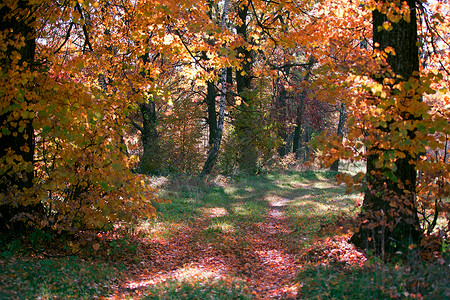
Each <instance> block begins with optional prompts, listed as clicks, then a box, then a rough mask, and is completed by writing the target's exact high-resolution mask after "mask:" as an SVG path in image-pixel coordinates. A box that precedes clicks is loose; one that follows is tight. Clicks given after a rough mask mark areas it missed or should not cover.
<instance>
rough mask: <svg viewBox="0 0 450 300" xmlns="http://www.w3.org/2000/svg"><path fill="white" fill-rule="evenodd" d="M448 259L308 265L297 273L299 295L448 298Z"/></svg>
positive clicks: (317, 296)
mask: <svg viewBox="0 0 450 300" xmlns="http://www.w3.org/2000/svg"><path fill="white" fill-rule="evenodd" d="M449 263H450V261H448V260H447V262H445V263H419V262H412V263H411V264H407V265H403V266H399V265H381V264H373V265H372V266H369V267H365V268H359V269H345V268H342V267H333V266H330V265H329V266H322V265H319V266H310V267H307V268H306V269H305V270H304V271H302V272H301V273H300V274H299V276H298V281H299V283H300V285H301V286H302V287H301V288H300V289H299V296H300V297H301V298H303V299H362V298H364V299H391V298H392V299H398V298H400V299H449V297H450V279H449V277H448V274H449V271H450V270H449V267H448V266H449Z"/></svg>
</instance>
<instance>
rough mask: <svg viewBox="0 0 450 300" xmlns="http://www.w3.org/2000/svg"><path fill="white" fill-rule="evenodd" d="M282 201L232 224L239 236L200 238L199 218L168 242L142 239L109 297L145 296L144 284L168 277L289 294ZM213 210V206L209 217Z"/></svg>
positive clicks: (292, 292)
mask: <svg viewBox="0 0 450 300" xmlns="http://www.w3.org/2000/svg"><path fill="white" fill-rule="evenodd" d="M288 201H289V200H287V199H279V200H277V201H275V202H271V203H270V208H269V210H268V213H267V214H266V216H265V219H264V220H263V221H260V222H255V223H247V222H246V223H245V224H236V226H239V227H241V228H240V230H243V231H245V232H246V235H245V236H239V235H235V234H233V232H230V233H228V234H226V235H225V236H224V237H223V239H222V240H221V241H217V240H214V241H213V242H206V241H204V240H202V239H201V238H200V237H202V236H203V232H204V231H205V230H207V228H208V224H209V222H208V220H206V219H204V220H200V221H199V222H197V224H196V225H195V226H192V227H182V228H179V231H178V233H177V234H176V235H175V236H173V237H172V238H171V239H169V240H168V241H163V240H158V239H154V240H144V241H143V243H142V246H141V247H142V248H141V249H140V252H141V253H140V257H141V262H140V264H139V265H135V266H133V267H131V268H130V270H129V278H128V280H127V281H125V282H123V283H122V284H121V285H120V286H119V287H118V289H117V291H116V294H115V295H114V296H113V297H111V298H110V299H123V298H126V297H137V298H139V295H140V294H141V292H145V294H146V295H148V289H149V287H151V286H157V285H160V286H164V285H165V284H167V283H168V282H171V281H174V280H175V281H184V280H198V281H208V280H223V281H225V282H234V281H236V280H238V281H240V282H243V283H244V285H245V290H246V291H248V292H249V293H250V294H252V295H253V296H254V297H255V298H257V299H295V297H296V293H297V287H296V285H295V282H294V279H295V276H296V274H297V271H298V270H299V269H300V268H301V265H300V263H299V259H298V255H297V254H296V253H294V252H293V251H292V249H291V250H290V249H289V247H286V243H285V242H284V240H285V238H286V237H287V236H288V235H289V234H291V233H292V230H291V229H290V228H289V224H288V218H287V217H286V216H285V204H286V203H287V202H288ZM218 215H220V211H213V213H212V214H211V215H210V217H214V216H218ZM213 238H214V237H213ZM155 296H156V295H155Z"/></svg>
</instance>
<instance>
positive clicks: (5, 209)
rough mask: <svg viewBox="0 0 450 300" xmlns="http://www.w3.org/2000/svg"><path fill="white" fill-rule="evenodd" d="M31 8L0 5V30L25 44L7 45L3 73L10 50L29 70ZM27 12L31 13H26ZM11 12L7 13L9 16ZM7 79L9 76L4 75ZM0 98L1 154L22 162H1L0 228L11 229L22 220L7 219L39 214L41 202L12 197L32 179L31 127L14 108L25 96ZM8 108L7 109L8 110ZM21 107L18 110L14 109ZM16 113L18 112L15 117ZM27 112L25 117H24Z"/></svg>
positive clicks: (32, 45) (32, 48) (32, 42)
mask: <svg viewBox="0 0 450 300" xmlns="http://www.w3.org/2000/svg"><path fill="white" fill-rule="evenodd" d="M32 11H33V8H32V7H31V6H30V5H28V2H26V1H19V2H18V3H17V7H16V8H15V10H14V12H12V10H11V8H9V7H8V6H7V5H4V6H3V7H2V8H0V32H5V31H6V32H8V33H7V36H6V37H4V38H5V39H6V40H7V39H11V40H15V39H16V37H14V35H20V36H23V37H25V45H24V46H22V47H21V48H20V49H17V48H14V47H13V46H8V47H7V50H6V53H3V55H4V57H3V58H2V59H1V60H0V67H1V69H2V71H3V74H7V73H8V71H9V70H11V68H12V67H15V66H13V65H12V64H13V62H12V61H11V59H10V57H11V56H12V52H13V51H17V52H18V53H19V54H20V56H21V59H20V60H19V65H22V64H23V63H26V64H27V66H26V67H22V68H23V72H25V71H27V70H30V71H31V70H32V68H33V66H34V56H35V49H36V42H35V36H34V29H33V27H32V26H31V25H30V24H31V22H32V21H33V18H31V17H30V15H32ZM28 13H30V15H28ZM8 15H10V16H8ZM6 80H8V78H6ZM18 88H20V89H23V90H30V89H31V88H32V83H31V82H28V83H27V84H25V85H23V86H21V87H20V86H19V87H18ZM0 101H1V103H2V105H1V106H2V107H4V108H7V109H5V110H3V113H1V114H0V126H1V131H0V132H1V136H0V157H1V158H2V159H5V158H6V157H7V156H11V155H13V154H16V155H19V156H20V157H21V159H22V162H18V161H17V160H15V162H13V163H12V164H8V163H7V162H5V161H3V162H2V164H4V165H2V175H1V178H0V231H4V230H7V228H8V227H10V228H11V229H12V231H20V230H22V229H23V228H24V223H22V222H17V223H15V224H14V223H10V219H11V218H12V217H14V216H16V215H19V214H23V213H42V211H43V207H42V205H41V204H31V205H27V206H24V205H23V204H22V203H20V201H19V203H17V201H16V199H14V198H15V195H14V194H16V193H21V192H22V191H23V190H24V189H26V188H31V187H32V186H33V179H34V161H33V155H34V148H35V142H34V129H33V116H34V114H33V113H32V112H29V113H27V114H22V110H21V108H14V106H19V107H20V105H21V104H22V103H23V102H29V101H30V99H27V98H26V96H25V95H21V96H19V95H17V96H16V97H15V98H10V97H8V96H7V95H1V96H0ZM8 109H10V110H8ZM16 110H20V111H18V112H17V111H16ZM15 113H16V114H17V115H18V117H17V116H15ZM26 115H28V116H26ZM13 164H17V166H18V168H14V167H13Z"/></svg>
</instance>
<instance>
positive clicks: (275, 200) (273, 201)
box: [264, 195, 290, 207]
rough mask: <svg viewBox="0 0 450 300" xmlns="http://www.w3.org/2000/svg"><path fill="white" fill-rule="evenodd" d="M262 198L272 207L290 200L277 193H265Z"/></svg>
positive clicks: (283, 204)
mask: <svg viewBox="0 0 450 300" xmlns="http://www.w3.org/2000/svg"><path fill="white" fill-rule="evenodd" d="M264 200H266V201H267V202H269V205H270V206H272V207H283V206H285V205H286V204H287V203H289V202H290V200H288V199H286V198H282V197H280V196H277V195H267V196H266V197H265V198H264Z"/></svg>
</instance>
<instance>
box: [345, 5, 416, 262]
mask: <svg viewBox="0 0 450 300" xmlns="http://www.w3.org/2000/svg"><path fill="white" fill-rule="evenodd" d="M380 2H381V3H391V2H392V3H394V1H391V0H385V1H380ZM406 2H407V4H408V5H409V7H410V16H411V22H406V21H404V20H400V21H399V22H398V23H392V27H393V29H392V30H391V31H386V30H384V29H382V30H379V28H382V26H383V24H384V22H386V21H388V20H387V17H386V15H384V14H382V13H380V12H379V11H377V10H374V11H373V15H372V16H373V41H374V44H376V43H377V44H379V46H378V48H379V49H381V50H383V49H385V48H386V47H392V48H393V49H394V50H395V55H392V54H389V55H388V56H387V63H388V64H389V66H390V68H391V70H392V72H393V73H394V74H396V75H397V77H393V76H392V75H391V74H390V72H389V71H388V70H387V69H388V68H386V69H385V70H384V71H383V72H382V74H381V75H382V76H381V77H378V78H380V79H379V81H380V83H381V82H382V80H383V78H385V77H392V78H395V80H396V83H398V82H401V81H408V80H409V79H410V78H412V77H413V76H418V75H417V74H418V71H419V53H418V38H417V20H416V1H415V0H407V1H406ZM416 72H417V73H416ZM398 76H401V77H398ZM394 92H395V91H394ZM415 96H417V95H415ZM407 101H408V99H407V98H405V104H406V105H407ZM399 115H400V117H401V118H402V119H403V120H405V121H407V120H414V116H412V115H410V114H409V113H407V112H406V111H405V110H403V111H400V112H399ZM378 129H379V130H381V131H384V132H385V133H387V134H389V133H390V130H391V129H389V126H387V128H381V127H380V128H378ZM408 137H409V138H414V132H412V131H409V132H408ZM367 151H368V154H369V155H368V157H367V174H366V181H367V189H366V192H365V195H364V202H363V211H364V212H363V213H362V214H361V217H362V221H363V223H362V224H361V226H360V228H359V231H358V232H357V233H355V234H354V235H353V237H352V238H351V241H352V242H353V243H354V244H355V245H356V246H357V247H360V248H363V249H368V250H371V251H372V252H373V253H374V254H376V255H380V256H382V257H384V255H385V254H386V255H387V254H392V253H395V252H397V251H403V252H405V251H407V250H408V246H409V245H411V244H416V245H418V244H419V242H420V237H421V230H420V224H419V219H418V215H417V208H416V201H415V192H416V171H415V169H414V164H413V161H414V160H415V157H412V156H411V155H410V154H409V153H408V152H407V151H402V152H403V153H404V155H405V157H404V158H398V159H397V160H396V162H395V165H396V169H394V170H393V171H392V172H393V176H387V175H386V173H387V171H391V170H388V169H387V168H384V167H381V168H379V167H377V166H376V165H375V162H376V161H377V159H378V156H379V155H384V153H385V152H386V151H387V150H386V149H382V148H381V147H378V146H377V144H376V143H375V144H374V146H372V147H371V148H369V149H367ZM383 174H384V175H383ZM395 178H397V179H395Z"/></svg>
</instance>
